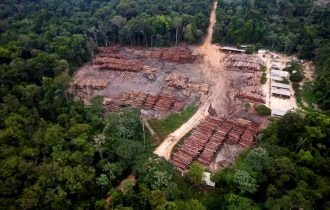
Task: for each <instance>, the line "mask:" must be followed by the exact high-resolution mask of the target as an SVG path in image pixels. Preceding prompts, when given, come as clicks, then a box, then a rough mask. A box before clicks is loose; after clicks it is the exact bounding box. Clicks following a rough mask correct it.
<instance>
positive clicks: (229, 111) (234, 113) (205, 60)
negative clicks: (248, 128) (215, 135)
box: [74, 2, 263, 159]
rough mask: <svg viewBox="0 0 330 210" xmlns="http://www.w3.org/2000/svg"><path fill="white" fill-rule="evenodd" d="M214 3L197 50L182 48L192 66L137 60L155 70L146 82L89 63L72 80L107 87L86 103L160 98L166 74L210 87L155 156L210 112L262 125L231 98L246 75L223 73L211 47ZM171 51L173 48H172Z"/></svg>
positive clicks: (139, 75)
mask: <svg viewBox="0 0 330 210" xmlns="http://www.w3.org/2000/svg"><path fill="white" fill-rule="evenodd" d="M217 4H218V2H215V3H214V5H213V9H212V11H211V15H210V25H209V28H208V31H207V35H206V37H205V39H204V42H203V44H201V45H199V46H186V47H188V48H189V49H190V50H191V51H192V54H194V55H200V56H198V58H197V60H196V61H195V62H193V63H173V62H168V61H164V60H162V59H156V58H140V57H139V58H138V59H139V61H141V62H142V63H143V64H144V65H148V66H151V67H152V68H155V69H157V70H156V72H155V77H156V79H155V80H150V79H149V78H148V77H147V76H146V75H144V73H143V72H136V73H135V72H119V71H105V70H99V69H98V68H96V67H95V66H94V65H93V63H88V64H86V65H85V66H83V67H82V68H81V69H80V70H79V71H78V72H77V73H76V74H75V76H74V78H75V79H77V78H86V77H90V78H97V79H103V80H107V81H108V84H107V86H106V88H105V89H102V90H95V89H94V90H89V93H88V97H87V98H86V99H84V100H86V101H85V102H88V101H89V100H90V99H92V98H93V97H94V96H97V95H101V96H104V97H108V98H119V97H120V96H121V94H122V93H124V92H129V91H137V92H143V93H149V94H153V95H156V94H160V93H161V92H163V91H164V88H163V87H164V85H165V83H166V81H165V77H166V76H167V75H169V74H170V73H176V74H180V75H183V76H186V77H188V78H189V80H190V81H191V82H192V83H208V84H210V88H209V92H208V94H207V95H202V97H201V98H200V106H199V108H198V110H197V111H196V113H195V114H194V115H193V116H192V117H191V118H190V119H189V120H188V121H187V122H186V123H184V124H183V125H182V126H181V127H180V128H179V129H177V130H176V131H174V132H173V133H171V134H170V135H169V136H168V137H167V138H166V139H165V140H164V141H163V142H162V143H161V145H159V147H158V148H156V150H155V151H154V152H155V153H156V154H158V155H159V156H162V157H165V158H166V159H169V158H170V154H171V151H172V149H173V147H174V146H175V144H176V143H177V142H178V141H179V140H180V139H181V138H182V137H183V136H185V135H186V134H187V133H188V132H190V131H191V130H192V129H193V128H195V127H196V126H197V125H198V124H199V122H200V121H201V120H203V119H204V118H205V117H206V116H207V115H209V110H210V108H211V109H212V110H213V114H215V115H217V116H219V117H224V118H242V117H243V118H245V119H249V120H252V121H255V122H262V120H263V119H262V118H260V117H257V116H256V115H255V113H253V112H249V111H246V110H244V108H243V107H244V106H243V105H244V102H243V101H241V100H238V99H236V98H235V91H236V90H237V89H239V87H240V86H241V85H242V84H241V83H242V82H243V81H246V80H247V78H248V74H246V73H242V72H233V71H225V70H224V69H225V66H224V62H225V58H226V54H224V53H223V52H222V51H220V46H218V45H215V44H212V35H213V28H214V25H215V24H216V9H217V6H218V5H217ZM134 49H135V48H129V47H122V48H121V50H120V54H121V55H122V56H123V57H124V58H126V59H132V58H137V57H136V55H134V54H132V53H130V52H131V51H132V50H134ZM174 49H175V48H174ZM173 93H174V94H175V97H177V98H184V97H183V96H182V93H181V92H180V91H179V90H174V92H173ZM199 96H201V94H200V93H192V94H191V95H190V96H189V97H188V98H187V97H185V99H184V100H185V101H186V103H187V104H192V103H193V102H194V101H196V99H197V98H198V97H199ZM144 113H147V112H144Z"/></svg>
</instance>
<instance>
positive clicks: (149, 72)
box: [143, 65, 157, 80]
mask: <svg viewBox="0 0 330 210" xmlns="http://www.w3.org/2000/svg"><path fill="white" fill-rule="evenodd" d="M156 71H157V69H156V68H154V67H151V66H147V65H145V66H143V73H144V74H145V75H146V76H147V78H148V79H150V80H155V79H156V75H155V74H156Z"/></svg>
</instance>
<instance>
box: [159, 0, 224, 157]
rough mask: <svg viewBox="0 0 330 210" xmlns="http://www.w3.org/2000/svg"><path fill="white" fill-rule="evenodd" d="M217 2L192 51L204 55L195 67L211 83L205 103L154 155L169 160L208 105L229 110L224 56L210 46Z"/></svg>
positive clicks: (221, 110) (169, 136) (221, 112)
mask: <svg viewBox="0 0 330 210" xmlns="http://www.w3.org/2000/svg"><path fill="white" fill-rule="evenodd" d="M217 5H218V2H215V3H214V4H213V9H212V11H211V15H210V25H209V27H208V30H207V35H206V37H205V39H204V42H203V44H202V45H200V46H198V47H196V48H195V49H193V50H194V51H195V53H199V54H202V55H204V60H203V61H202V62H201V63H200V64H197V65H201V68H200V69H202V72H203V74H204V75H205V76H206V77H208V78H209V81H211V83H212V84H211V85H212V86H211V89H210V92H209V94H208V97H207V98H206V100H205V101H202V103H201V105H200V107H199V109H198V110H197V112H196V113H195V114H194V115H193V116H192V117H191V118H190V119H189V120H188V121H187V122H186V123H184V124H183V125H182V126H181V127H180V128H178V129H177V130H175V131H174V132H173V133H171V134H169V135H168V137H167V138H166V139H165V140H164V141H163V142H162V143H161V144H160V145H159V146H158V147H157V148H156V150H155V151H154V153H155V154H157V155H159V156H161V157H164V158H165V159H167V160H169V159H170V156H171V152H172V149H173V147H174V146H175V145H176V144H177V143H178V142H179V141H180V139H181V138H182V137H184V136H185V135H186V134H187V133H188V132H190V131H191V130H192V129H193V128H194V127H196V126H197V125H198V123H199V122H200V121H201V120H203V119H204V118H205V117H206V116H207V115H208V114H209V113H208V109H209V107H210V105H212V107H220V109H219V110H220V111H219V112H218V114H220V115H222V114H224V113H228V110H227V109H229V108H230V105H229V102H230V98H229V95H228V91H223V90H229V89H228V86H229V81H228V80H227V79H226V75H225V72H224V71H223V69H224V66H223V62H221V60H223V58H224V55H223V54H222V53H221V52H220V51H219V46H216V45H213V44H212V35H213V28H214V26H215V24H216V20H217V19H216V9H217Z"/></svg>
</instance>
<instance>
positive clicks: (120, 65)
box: [94, 56, 143, 72]
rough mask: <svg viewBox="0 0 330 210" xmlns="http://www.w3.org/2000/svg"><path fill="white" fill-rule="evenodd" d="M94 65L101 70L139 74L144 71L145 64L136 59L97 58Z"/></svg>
mask: <svg viewBox="0 0 330 210" xmlns="http://www.w3.org/2000/svg"><path fill="white" fill-rule="evenodd" d="M94 63H95V64H96V65H98V67H99V69H101V70H113V71H132V72H138V71H141V70H142V69H143V64H142V63H141V62H140V61H138V60H135V59H118V58H110V57H99V56H97V57H96V58H95V59H94Z"/></svg>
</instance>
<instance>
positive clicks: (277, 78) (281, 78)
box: [270, 76, 285, 82]
mask: <svg viewBox="0 0 330 210" xmlns="http://www.w3.org/2000/svg"><path fill="white" fill-rule="evenodd" d="M270 78H271V80H272V81H280V82H281V81H283V80H284V79H285V78H283V77H279V76H270Z"/></svg>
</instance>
